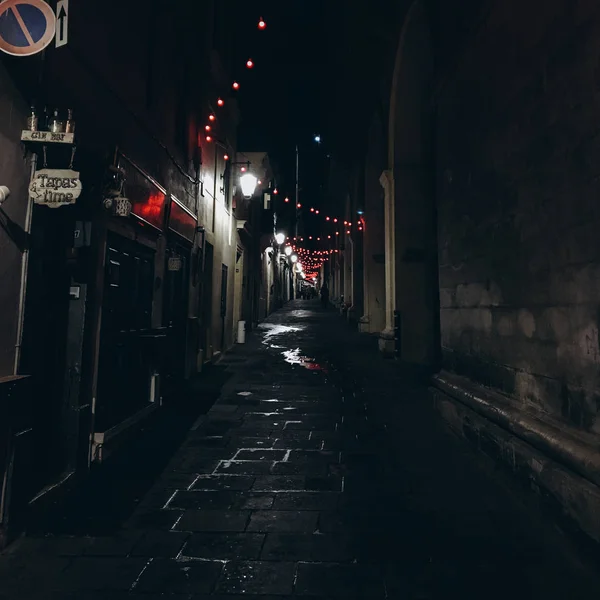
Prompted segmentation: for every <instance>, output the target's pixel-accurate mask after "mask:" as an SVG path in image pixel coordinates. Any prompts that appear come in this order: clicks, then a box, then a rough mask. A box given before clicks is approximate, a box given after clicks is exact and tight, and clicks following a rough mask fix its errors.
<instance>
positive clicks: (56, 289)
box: [19, 206, 74, 497]
mask: <svg viewBox="0 0 600 600" xmlns="http://www.w3.org/2000/svg"><path fill="white" fill-rule="evenodd" d="M71 215H72V212H71V211H70V209H69V208H61V209H58V210H53V209H49V208H47V207H43V206H35V207H34V212H33V223H34V226H33V228H32V233H31V246H30V258H29V272H28V281H27V297H26V305H25V320H24V330H23V347H22V355H21V362H20V367H19V371H20V372H21V373H23V374H27V375H31V376H32V379H31V388H30V389H31V401H32V406H31V413H30V414H31V419H32V421H31V426H32V434H33V435H32V446H31V450H32V452H33V456H34V457H35V469H34V470H33V471H31V472H30V473H29V477H28V481H29V486H28V487H29V489H28V490H27V491H23V494H24V496H30V497H31V496H32V495H33V494H35V493H36V492H37V491H40V490H41V489H42V488H43V487H44V486H45V485H47V484H48V483H50V482H52V481H54V480H56V479H57V478H58V476H60V475H61V474H62V472H63V471H64V470H65V469H66V467H67V458H68V452H67V448H66V439H67V435H66V432H65V421H64V418H63V417H64V415H63V394H64V383H65V370H66V358H65V357H66V345H67V326H68V315H69V288H70V282H71V277H70V272H69V269H68V266H67V261H66V256H67V249H68V248H70V247H72V245H73V230H74V221H73V220H72V218H70V216H71Z"/></svg>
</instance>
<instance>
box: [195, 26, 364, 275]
mask: <svg viewBox="0 0 600 600" xmlns="http://www.w3.org/2000/svg"><path fill="white" fill-rule="evenodd" d="M257 27H258V29H259V31H264V30H265V29H266V28H267V23H266V21H265V20H264V19H263V17H260V18H259V20H258V24H257ZM246 68H247V69H253V68H254V60H253V59H252V58H248V60H247V61H246ZM231 88H232V90H233V91H234V92H238V91H239V90H240V84H239V82H238V81H236V80H234V81H233V82H232V84H231ZM216 105H217V107H218V108H223V107H224V106H225V101H224V100H223V98H222V97H220V96H219V97H217V99H216ZM217 121H218V119H217V115H216V114H215V113H214V112H211V113H210V114H209V115H208V123H206V124H205V126H204V139H205V141H206V142H207V143H211V142H212V141H213V139H214V138H213V128H214V127H215V124H216V122H217ZM223 159H224V160H229V159H230V157H229V155H228V154H227V153H225V154H224V155H223ZM243 170H245V168H243V167H242V171H243ZM260 183H261V182H259V184H260ZM273 194H274V195H278V194H279V190H278V189H277V188H275V189H274V190H273ZM284 202H285V203H286V204H288V203H289V202H290V199H289V197H287V196H286V197H285V198H284ZM296 208H297V209H298V210H300V209H302V203H300V202H298V203H297V205H296ZM309 212H310V213H311V214H314V215H315V216H317V215H320V213H321V211H320V210H319V209H317V208H314V207H311V208H310V211H309ZM323 219H324V221H325V222H326V223H328V224H331V225H333V226H334V229H335V231H333V232H332V233H328V234H325V235H322V236H312V235H309V236H305V237H300V236H297V237H294V238H292V241H293V242H295V243H294V244H293V245H292V249H293V251H294V252H296V253H297V254H298V256H299V258H300V260H301V262H302V265H303V267H304V269H305V273H306V276H307V277H309V278H311V279H312V278H314V277H316V275H317V274H318V271H319V270H320V268H321V266H322V265H323V263H324V262H326V261H327V260H328V259H329V257H330V256H331V255H332V254H336V253H338V252H339V249H337V248H329V249H327V250H308V249H306V248H301V247H300V246H298V242H305V241H311V242H324V243H327V242H332V241H333V240H335V239H337V238H338V236H340V234H341V233H342V232H344V231H345V233H346V235H351V234H352V228H353V222H352V221H351V220H349V219H342V218H341V217H331V216H329V215H327V216H324V217H323ZM354 224H355V225H356V229H357V231H359V232H362V231H364V229H365V220H364V217H363V216H362V214H361V215H360V216H359V218H358V220H357V221H356V222H355V223H354ZM287 240H288V242H289V241H290V238H289V237H288V238H287ZM315 269H316V270H315Z"/></svg>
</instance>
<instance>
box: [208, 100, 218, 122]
mask: <svg viewBox="0 0 600 600" xmlns="http://www.w3.org/2000/svg"><path fill="white" fill-rule="evenodd" d="M217 102H218V101H217ZM216 118H217V117H215V115H208V120H209V121H214V120H215V119H216Z"/></svg>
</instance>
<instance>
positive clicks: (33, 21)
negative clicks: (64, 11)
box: [0, 0, 56, 56]
mask: <svg viewBox="0 0 600 600" xmlns="http://www.w3.org/2000/svg"><path fill="white" fill-rule="evenodd" d="M55 32H56V17H55V16H54V11H53V10H52V9H51V8H50V6H48V4H46V3H45V2H44V1H43V0H4V1H3V2H0V50H1V51H2V52H6V54H12V55H13V56H31V55H32V54H37V53H38V52H41V51H42V50H43V49H44V48H45V47H46V46H48V44H50V42H51V41H52V40H53V39H54V33H55Z"/></svg>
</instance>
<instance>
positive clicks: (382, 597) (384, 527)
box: [0, 301, 600, 600]
mask: <svg viewBox="0 0 600 600" xmlns="http://www.w3.org/2000/svg"><path fill="white" fill-rule="evenodd" d="M311 305H313V306H314V309H313V310H306V308H309V309H310V307H311ZM300 307H302V308H300ZM269 339H271V341H276V345H277V346H278V347H274V346H275V344H271V343H270V342H269V341H268V340H269ZM266 340H267V341H266ZM227 364H228V367H227V368H228V370H229V371H230V373H231V379H230V380H229V381H228V383H227V384H226V385H225V386H224V387H223V389H222V393H221V396H220V398H219V400H218V401H217V402H216V403H215V405H214V406H213V407H212V408H211V409H210V411H209V412H208V414H207V415H206V416H205V417H203V418H202V419H199V420H198V421H196V423H195V424H194V425H193V427H192V430H191V431H190V435H189V437H188V439H187V440H186V442H185V443H184V444H183V445H182V447H181V448H180V449H179V451H178V452H177V454H176V456H174V457H173V459H172V461H171V462H170V464H169V466H168V468H167V469H166V470H165V472H164V473H163V475H162V476H161V477H160V479H159V480H158V481H157V482H156V484H155V486H154V487H153V488H152V489H151V490H150V492H149V493H148V494H147V495H146V497H145V498H144V500H143V501H142V502H141V503H140V505H139V506H138V509H137V510H136V512H135V514H134V515H133V517H132V518H131V519H130V520H129V522H128V523H127V527H126V530H125V531H124V532H121V533H120V534H119V535H118V536H112V537H108V538H106V537H98V538H85V539H81V538H69V539H65V538H62V539H55V540H48V539H36V540H32V539H29V540H25V542H26V544H25V545H23V544H22V545H21V548H20V551H14V552H13V553H12V554H11V556H10V557H9V556H4V557H2V558H0V581H1V582H2V584H1V587H2V589H1V591H0V600H13V599H14V600H59V599H60V600H75V598H77V600H79V599H82V600H83V598H85V599H88V598H89V599H90V600H92V599H93V600H105V599H107V598H111V600H113V599H114V600H116V598H119V599H122V600H125V598H128V599H131V600H150V598H152V599H154V598H156V599H158V598H159V597H160V598H163V599H165V600H167V599H168V598H171V599H172V600H175V599H176V598H179V599H180V600H184V599H185V600H190V599H191V598H194V599H195V600H196V599H197V600H200V598H203V599H204V598H205V599H206V600H209V599H210V598H213V599H214V600H224V599H225V598H230V599H231V600H234V599H240V598H242V597H244V598H247V599H254V600H258V599H259V598H262V599H264V600H267V598H272V599H273V600H275V598H277V599H278V600H284V598H290V600H291V598H302V597H303V598H306V599H307V600H308V598H312V599H313V600H325V599H327V600H334V599H335V600H342V599H343V600H350V599H354V600H358V599H360V600H403V599H406V600H448V599H450V598H460V600H480V599H481V598H485V599H486V600H506V598H519V599H520V598H536V599H537V598H543V599H544V600H565V599H566V598H568V600H576V599H580V598H581V599H584V600H587V599H588V598H597V597H599V595H598V589H599V588H600V586H599V585H598V582H597V579H598V578H597V575H596V571H595V570H594V569H588V568H587V567H586V568H585V569H584V568H582V567H581V566H580V565H581V564H583V563H581V561H580V557H579V556H578V557H576V558H575V557H574V556H573V555H572V554H571V552H570V548H569V546H568V545H567V544H566V543H565V540H564V537H562V536H561V535H559V534H558V533H557V531H556V529H555V527H554V525H553V523H552V522H547V521H545V520H544V519H543V518H542V516H541V515H540V511H539V509H538V506H537V504H536V505H535V506H534V507H532V508H531V510H530V508H529V505H527V504H526V503H525V502H523V501H522V500H523V499H522V496H521V495H518V496H515V495H513V493H512V488H510V489H509V487H508V486H507V485H505V479H503V476H502V475H501V474H499V473H497V472H494V471H488V470H487V468H482V467H481V466H480V465H479V463H477V462H476V461H475V459H474V457H473V455H472V453H471V452H470V451H469V450H467V449H466V448H465V446H464V445H463V444H462V443H459V441H458V439H456V438H454V437H453V436H450V435H448V432H447V431H446V430H445V429H442V427H441V423H440V421H439V419H438V418H436V415H435V413H434V411H433V407H432V406H431V402H430V401H429V399H428V397H427V395H426V390H425V389H424V388H422V386H420V385H419V384H417V383H416V382H411V381H407V380H406V377H405V375H403V374H401V373H400V372H399V371H398V369H397V363H395V362H393V361H383V360H382V359H381V358H380V357H379V356H378V355H377V353H376V343H375V344H372V343H371V341H369V339H368V338H364V337H359V336H358V334H357V333H356V332H354V331H352V330H351V329H350V328H349V327H347V325H346V323H344V322H342V321H340V319H339V317H337V316H336V315H335V314H333V313H332V312H331V311H326V310H324V309H321V308H320V307H319V306H318V304H317V303H314V304H313V303H310V302H307V301H300V302H295V303H293V304H291V305H290V306H289V307H286V308H284V309H283V310H281V311H279V312H278V313H276V314H275V315H272V316H271V317H270V318H269V322H268V323H266V324H264V325H263V326H261V327H260V329H259V332H258V335H256V334H255V335H253V336H249V338H248V340H247V343H246V344H245V345H239V346H237V347H236V348H235V349H234V350H233V352H232V353H231V355H230V356H229V357H228V358H227ZM324 365H326V367H324ZM511 481H512V480H511ZM115 491H116V490H115ZM114 498H115V503H116V502H117V498H118V495H117V494H116V493H115V494H114ZM40 589H44V590H49V591H50V595H43V596H40V593H39V590H40ZM52 592H56V594H54V595H53V594H52ZM69 592H71V593H69ZM86 592H88V593H86ZM89 592H97V593H98V594H99V595H98V594H93V593H92V595H90V594H89ZM115 594H116V595H115Z"/></svg>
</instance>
